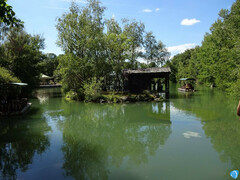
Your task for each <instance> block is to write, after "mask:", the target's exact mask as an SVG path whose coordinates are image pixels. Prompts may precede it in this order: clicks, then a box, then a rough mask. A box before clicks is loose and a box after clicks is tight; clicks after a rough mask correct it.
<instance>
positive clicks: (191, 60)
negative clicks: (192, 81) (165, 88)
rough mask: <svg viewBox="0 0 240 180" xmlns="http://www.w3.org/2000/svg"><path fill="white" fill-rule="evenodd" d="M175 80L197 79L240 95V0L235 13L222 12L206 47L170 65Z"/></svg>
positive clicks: (234, 7)
mask: <svg viewBox="0 0 240 180" xmlns="http://www.w3.org/2000/svg"><path fill="white" fill-rule="evenodd" d="M167 65H168V66H170V67H171V70H172V74H171V80H172V81H175V82H177V81H178V80H179V79H180V78H181V77H193V78H196V79H197V82H198V83H201V84H207V85H212V86H216V87H218V88H220V89H222V90H225V91H228V92H229V93H231V94H233V95H238V96H239V92H240V0H237V1H236V2H235V3H234V4H233V5H232V7H231V10H227V9H222V10H221V11H220V12H219V18H218V19H217V20H216V22H214V23H213V25H212V26H211V28H210V33H206V34H205V37H204V40H203V41H202V46H197V47H195V48H194V49H190V50H187V51H185V52H184V53H181V54H178V55H176V56H174V57H173V59H172V60H171V61H169V62H167Z"/></svg>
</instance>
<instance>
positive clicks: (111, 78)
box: [55, 0, 167, 92]
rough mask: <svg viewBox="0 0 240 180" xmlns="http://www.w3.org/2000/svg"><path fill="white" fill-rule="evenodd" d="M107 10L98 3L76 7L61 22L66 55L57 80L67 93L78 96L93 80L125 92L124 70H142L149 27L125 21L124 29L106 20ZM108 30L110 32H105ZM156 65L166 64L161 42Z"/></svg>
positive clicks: (60, 34)
mask: <svg viewBox="0 0 240 180" xmlns="http://www.w3.org/2000/svg"><path fill="white" fill-rule="evenodd" d="M104 10H105V7H103V6H101V4H100V2H99V1H97V0H88V3H87V4H86V6H83V7H79V6H77V4H76V3H72V5H71V7H70V9H69V12H67V13H64V14H63V15H62V16H61V17H59V18H58V19H57V21H58V22H57V25H56V28H57V30H58V41H57V44H58V46H60V47H61V48H62V50H63V51H64V52H65V54H64V55H62V56H61V57H59V58H58V59H59V65H58V67H57V69H56V71H55V76H56V77H57V78H59V79H62V85H63V88H64V91H65V92H67V91H69V90H74V91H75V92H77V91H78V90H79V89H81V88H83V86H84V83H85V82H87V81H88V80H89V79H94V78H97V79H99V78H100V77H104V78H105V80H104V82H105V86H104V87H105V88H106V86H110V85H109V84H111V85H112V86H113V87H114V89H116V90H122V87H123V81H122V70H123V69H129V68H138V67H140V66H141V64H140V63H139V62H138V61H137V60H138V59H139V58H140V57H142V53H141V51H140V49H143V44H144V36H143V35H144V32H145V25H144V24H143V23H142V22H141V21H136V20H132V21H130V20H128V19H124V20H123V23H122V26H123V27H121V26H120V25H119V23H118V22H117V21H116V20H115V19H114V18H111V19H107V20H105V21H104V20H103V14H104ZM104 28H106V29H104ZM156 48H157V57H156V58H155V59H154V60H155V61H154V62H153V64H150V65H146V66H147V67H150V66H156V65H155V64H154V63H155V62H156V63H160V62H163V59H164V58H165V57H166V54H167V52H166V49H165V48H164V45H163V44H162V43H161V42H160V41H159V43H158V44H156Z"/></svg>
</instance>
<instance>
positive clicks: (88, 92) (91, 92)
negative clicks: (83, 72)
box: [83, 77, 102, 102]
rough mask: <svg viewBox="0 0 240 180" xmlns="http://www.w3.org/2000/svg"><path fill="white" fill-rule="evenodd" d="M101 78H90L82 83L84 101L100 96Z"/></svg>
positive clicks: (95, 99)
mask: <svg viewBox="0 0 240 180" xmlns="http://www.w3.org/2000/svg"><path fill="white" fill-rule="evenodd" d="M101 87H102V83H101V80H99V81H98V80H97V78H95V77H94V78H92V79H91V80H90V81H88V82H86V83H84V84H83V89H84V97H85V98H84V99H85V101H87V102H89V101H97V100H99V99H100V98H101Z"/></svg>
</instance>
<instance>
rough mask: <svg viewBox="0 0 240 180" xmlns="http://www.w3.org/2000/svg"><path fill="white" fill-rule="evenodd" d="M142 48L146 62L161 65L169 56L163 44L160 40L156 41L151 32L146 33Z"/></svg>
mask: <svg viewBox="0 0 240 180" xmlns="http://www.w3.org/2000/svg"><path fill="white" fill-rule="evenodd" d="M144 48H145V49H144V50H145V54H144V56H143V57H144V58H145V59H146V60H147V63H153V64H155V66H161V65H163V63H164V62H165V61H166V60H168V58H169V52H168V51H167V49H166V48H165V45H164V44H163V43H162V42H161V41H158V42H157V40H156V37H155V36H154V35H153V33H152V32H148V33H146V35H145V39H144Z"/></svg>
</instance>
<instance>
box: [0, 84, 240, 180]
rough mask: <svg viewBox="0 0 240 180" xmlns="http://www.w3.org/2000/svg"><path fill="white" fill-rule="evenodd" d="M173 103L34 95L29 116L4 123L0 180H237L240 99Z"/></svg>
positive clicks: (176, 98)
mask: <svg viewBox="0 0 240 180" xmlns="http://www.w3.org/2000/svg"><path fill="white" fill-rule="evenodd" d="M197 90H198V91H197V92H195V93H180V92H178V91H177V85H175V84H171V92H170V100H169V101H167V102H144V103H134V104H94V103H82V102H67V101H65V100H64V98H63V97H62V95H61V91H60V89H57V88H56V89H39V90H36V91H35V92H34V93H33V98H31V99H30V102H32V107H31V110H30V111H29V112H28V114H27V115H25V116H24V117H19V118H11V119H1V120H0V178H2V179H3V178H10V179H19V180H21V179H24V180H28V179H34V180H42V179H114V180H118V179H119V180H122V179H124V180H126V179H133V180H137V179H140V180H141V179H150V180H159V179H183V180H187V179H218V180H219V179H231V177H230V175H229V174H230V172H231V171H232V170H240V120H239V118H238V117H237V116H236V107H237V104H238V100H237V99H233V98H232V97H228V96H226V95H225V94H224V93H223V92H221V91H219V90H216V89H209V88H203V87H197Z"/></svg>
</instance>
